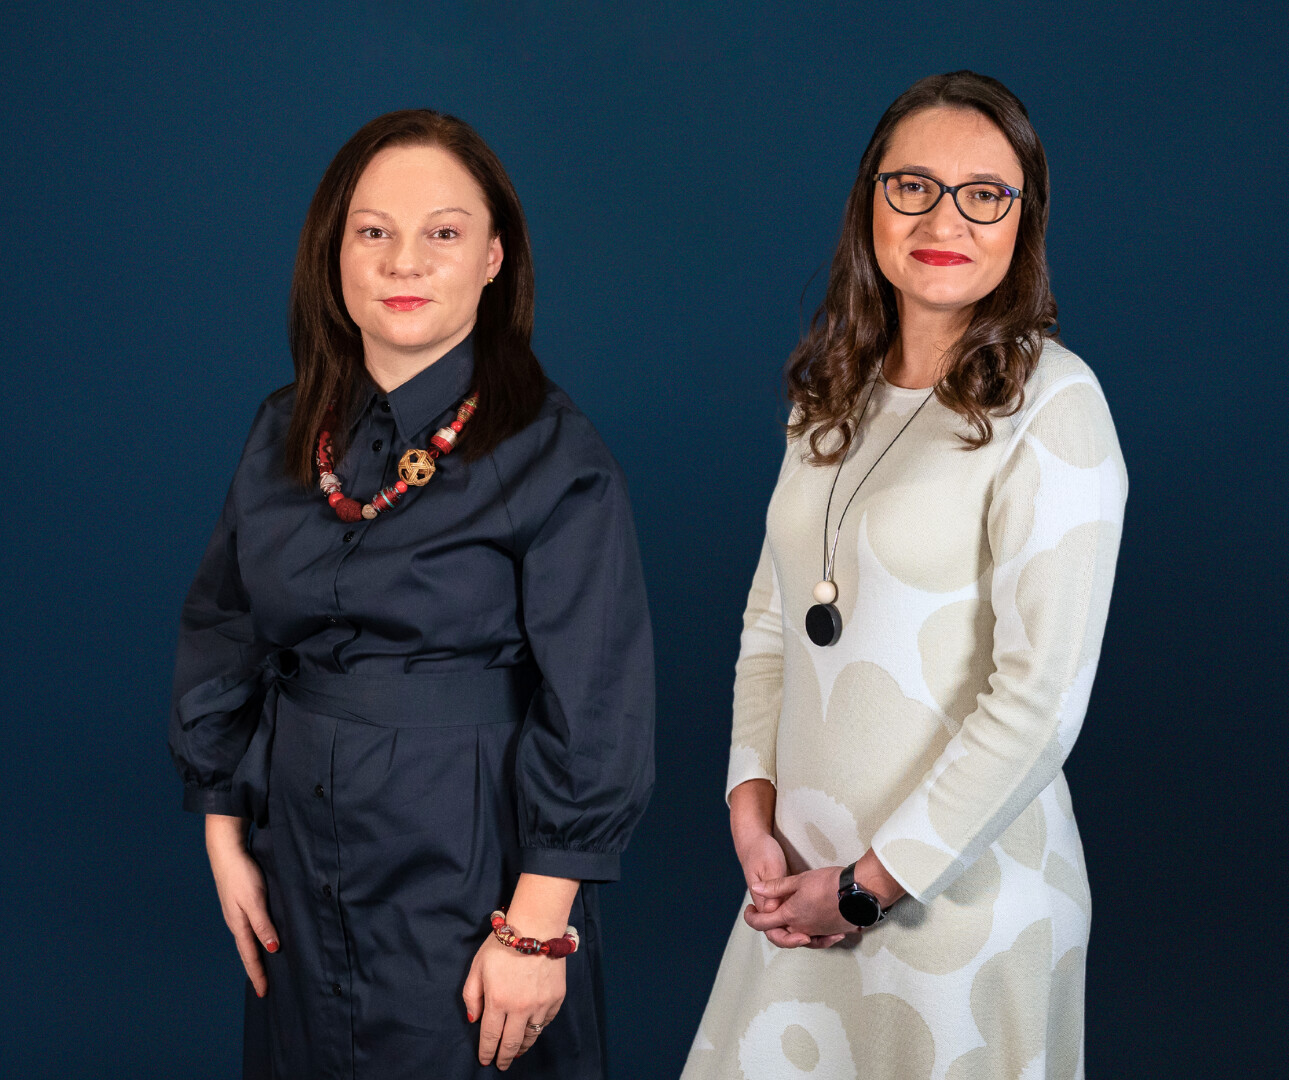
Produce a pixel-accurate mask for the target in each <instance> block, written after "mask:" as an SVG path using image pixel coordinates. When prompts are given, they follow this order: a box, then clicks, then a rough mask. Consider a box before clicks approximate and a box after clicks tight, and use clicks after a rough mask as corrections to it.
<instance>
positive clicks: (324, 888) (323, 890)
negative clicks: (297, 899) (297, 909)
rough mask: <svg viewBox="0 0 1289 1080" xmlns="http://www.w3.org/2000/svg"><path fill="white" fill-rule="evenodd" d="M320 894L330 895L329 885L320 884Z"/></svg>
mask: <svg viewBox="0 0 1289 1080" xmlns="http://www.w3.org/2000/svg"><path fill="white" fill-rule="evenodd" d="M322 895H323V896H330V895H331V886H330V885H324V886H322Z"/></svg>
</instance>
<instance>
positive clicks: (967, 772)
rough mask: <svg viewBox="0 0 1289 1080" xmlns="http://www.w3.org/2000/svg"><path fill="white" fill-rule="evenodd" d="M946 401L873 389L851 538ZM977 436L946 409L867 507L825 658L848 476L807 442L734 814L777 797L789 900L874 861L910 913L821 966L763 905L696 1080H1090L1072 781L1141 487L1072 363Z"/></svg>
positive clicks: (1086, 914)
mask: <svg viewBox="0 0 1289 1080" xmlns="http://www.w3.org/2000/svg"><path fill="white" fill-rule="evenodd" d="M926 395H927V391H926V390H908V389H903V388H898V387H894V386H891V385H889V384H887V383H885V382H884V381H883V382H880V383H879V385H878V386H877V387H876V390H875V393H874V397H873V401H872V405H871V406H870V408H869V411H868V415H867V417H866V418H865V420H864V423H863V426H862V427H861V429H860V432H859V435H860V437H859V439H858V440H857V445H856V446H855V447H854V448H853V449H852V450H851V451H850V454H849V456H848V458H847V460H846V462H845V464H844V466H843V468H842V473H841V479H840V483H839V484H838V487H837V492H838V498H835V499H834V503H833V516H832V522H833V525H834V526H835V523H836V521H837V514H838V513H839V507H840V506H841V505H844V504H845V499H846V498H849V496H850V493H851V492H852V491H854V488H855V484H857V483H858V481H859V478H860V477H862V476H863V474H864V472H865V471H866V470H867V469H868V467H869V466H870V465H871V464H872V463H873V462H874V461H875V460H876V458H877V456H878V455H879V454H880V453H881V452H882V450H883V449H885V448H886V446H887V445H888V444H889V443H890V442H891V439H892V438H893V437H894V436H895V434H896V432H898V431H899V429H900V427H901V426H902V425H903V424H904V422H905V421H906V420H907V419H908V418H909V417H910V416H911V415H912V413H913V411H914V410H915V409H916V408H917V407H918V405H919V404H921V402H922V401H923V400H924V399H925V398H926ZM966 430H967V429H966V427H965V424H964V422H963V421H962V419H961V418H960V417H959V416H958V415H957V414H956V413H954V412H952V411H951V410H949V409H947V408H945V407H944V406H942V405H941V404H940V403H939V402H938V401H937V400H935V399H932V400H931V401H930V402H928V404H927V405H926V407H925V408H924V409H923V410H922V413H921V415H919V416H918V417H917V418H916V419H915V420H914V422H913V423H912V424H911V425H910V426H909V428H908V430H907V431H906V432H905V433H904V434H903V435H902V436H901V437H900V438H899V440H898V441H897V442H896V443H895V444H894V445H893V446H892V447H891V450H890V452H889V453H888V454H887V456H886V458H885V459H884V460H883V461H882V462H881V464H880V465H879V466H878V467H877V468H876V469H875V470H874V472H873V474H872V476H871V477H870V478H869V479H868V481H867V482H866V483H865V484H864V486H863V487H862V488H861V489H860V491H859V494H858V497H857V498H856V499H855V502H854V504H853V505H852V506H851V508H850V512H849V513H848V514H847V516H846V518H845V522H844V524H843V527H842V530H841V537H840V542H839V544H838V548H837V562H836V570H835V573H834V575H833V576H834V580H835V581H836V583H837V587H838V590H839V595H838V599H837V607H838V609H839V611H840V613H841V616H842V619H843V624H844V629H843V631H842V635H841V639H840V641H839V642H838V643H837V644H836V645H835V646H832V647H830V648H821V647H819V646H816V645H814V644H812V643H811V641H810V640H809V638H808V637H807V636H806V633H805V616H806V611H807V609H808V608H809V607H810V605H811V604H813V603H814V600H813V598H812V596H811V590H812V588H813V587H814V585H815V583H816V582H817V581H818V580H819V577H820V573H821V569H822V557H823V556H822V547H823V544H822V527H823V520H824V510H825V505H826V503H827V499H828V489H829V486H830V484H831V483H832V480H833V476H834V474H835V468H820V467H815V466H811V465H809V464H806V463H805V462H804V461H803V460H802V458H803V454H804V451H805V447H804V442H805V440H802V441H801V442H793V441H790V442H789V445H788V448H787V453H786V455H785V458H784V462H783V467H782V470H781V472H780V475H779V480H778V484H777V486H776V488H775V491H774V495H773V497H772V498H771V501H770V508H769V513H768V517H767V536H766V542H765V546H764V549H763V551H762V555H761V559H760V563H759V565H758V567H757V570H756V575H755V578H754V580H753V584H752V589H751V593H750V595H749V598H748V605H747V610H746V613H745V616H744V631H743V637H742V647H741V651H740V656H739V660H738V664H737V669H736V678H735V687H734V725H733V738H732V746H731V751H730V763H729V775H728V782H727V787H726V791H727V793H728V791H730V790H732V789H733V788H734V787H735V786H737V785H738V784H740V783H743V782H744V781H746V780H751V779H755V778H762V779H766V780H769V781H771V782H772V783H773V784H774V785H775V787H776V789H777V799H776V807H775V828H776V834H777V835H778V837H779V839H780V841H781V843H782V845H783V847H784V851H785V853H786V855H787V858H788V862H789V869H790V872H794V873H795V872H799V871H802V870H806V869H810V868H814V867H822V866H832V865H845V864H846V863H849V862H851V861H853V860H855V859H857V858H858V857H859V856H860V855H862V854H863V853H864V851H865V850H867V849H868V848H869V847H872V848H873V849H875V851H876V853H877V855H878V857H879V858H880V859H881V861H882V863H883V864H884V865H885V866H886V868H887V869H888V870H889V871H890V872H891V874H892V875H893V876H894V877H895V878H896V879H897V880H898V881H899V882H900V884H901V885H902V886H903V887H904V888H905V889H906V890H907V891H908V893H909V895H908V897H906V898H905V899H903V900H901V901H900V902H899V903H897V904H896V905H895V907H894V908H893V909H892V910H891V912H890V914H889V916H888V917H887V919H886V920H885V921H884V922H882V923H880V924H879V925H878V926H876V927H874V928H872V929H870V930H868V931H865V932H864V933H863V934H862V935H852V936H850V937H848V938H847V939H846V940H845V941H844V942H843V943H842V944H840V945H837V946H835V947H833V948H831V949H826V950H810V949H792V950H781V949H778V948H776V947H775V946H773V945H771V944H770V942H769V941H768V940H767V939H766V938H765V936H764V935H763V934H760V933H758V932H756V931H754V930H752V929H751V928H750V927H749V926H747V925H746V923H744V921H743V918H742V915H741V910H742V907H743V906H745V905H746V904H747V903H749V902H750V898H749V897H747V896H745V897H744V899H743V901H742V903H741V904H740V905H739V914H738V915H737V917H736V918H735V920H734V928H733V931H732V932H731V934H730V938H729V942H728V944H727V946H726V949H725V953H724V956H723V958H722V961H721V965H720V970H719V972H718V975H717V978H716V984H715V986H714V988H713V991H712V995H711V998H710V1000H709V1002H708V1005H707V1008H706V1010H705V1012H704V1015H703V1018H702V1022H701V1024H700V1026H699V1030H698V1033H697V1036H696V1037H695V1040H694V1044H693V1048H692V1050H691V1052H690V1055H689V1060H688V1063H687V1065H686V1068H685V1072H684V1078H685V1080H708V1078H710V1080H716V1078H720V1080H730V1078H743V1080H788V1078H792V1077H810V1078H812V1080H824V1078H828V1080H859V1078H863V1080H882V1078H890V1080H942V1078H944V1080H970V1078H976V1077H979V1078H986V1077H987V1078H990V1080H1001V1078H1007V1077H1017V1078H1019V1077H1024V1078H1027V1080H1028V1078H1033V1077H1054V1078H1055V1077H1060V1078H1062V1080H1070V1078H1076V1077H1082V1076H1083V978H1084V967H1085V958H1086V948H1087V943H1088V929H1089V922H1090V918H1091V901H1090V896H1089V891H1088V881H1087V874H1086V871H1085V868H1084V862H1083V849H1082V845H1081V843H1080V840H1079V833H1078V829H1077V826H1076V824H1075V819H1074V812H1073V806H1072V802H1071V797H1070V791H1069V788H1068V786H1067V785H1066V781H1065V777H1064V775H1063V773H1062V771H1061V766H1062V764H1063V762H1064V760H1065V758H1066V756H1067V755H1068V753H1069V752H1070V748H1071V746H1072V745H1073V743H1074V740H1075V737H1076V736H1077V734H1078V732H1079V729H1080V727H1081V725H1082V722H1083V718H1084V713H1085V711H1086V708H1087V703H1088V697H1089V693H1090V691H1091V688H1092V681H1093V677H1094V675H1095V673H1096V668H1097V660H1098V656H1099V653H1100V647H1101V638H1102V633H1103V630H1104V627H1105V620H1106V614H1107V611H1108V606H1109V601H1110V592H1111V586H1112V584H1113V579H1114V567H1115V560H1116V557H1117V554H1118V547H1119V538H1120V533H1121V527H1122V521H1123V507H1124V501H1125V498H1126V495H1127V474H1126V472H1125V469H1124V465H1123V458H1122V455H1121V454H1120V451H1119V445H1118V440H1117V438H1116V436H1115V430H1114V424H1113V422H1112V421H1111V418H1110V413H1109V410H1108V408H1107V406H1106V402H1105V398H1104V396H1103V395H1102V392H1101V388H1100V386H1099V385H1098V383H1097V381H1096V379H1095V377H1094V376H1093V374H1092V372H1091V371H1090V370H1089V369H1088V367H1087V365H1085V364H1084V363H1083V362H1082V361H1081V360H1080V359H1079V358H1078V357H1077V356H1075V355H1074V354H1073V353H1071V352H1069V351H1068V350H1066V349H1064V348H1062V347H1061V346H1059V345H1057V344H1056V343H1054V342H1048V343H1046V344H1045V346H1044V349H1043V353H1042V357H1041V359H1040V362H1039V365H1038V368H1037V370H1036V371H1035V373H1034V375H1033V376H1032V377H1031V379H1030V381H1029V383H1028V385H1027V386H1026V392H1025V403H1024V406H1023V407H1022V409H1021V410H1020V411H1019V412H1018V413H1017V414H1016V415H1014V416H1011V417H1001V418H997V419H996V420H995V426H994V437H993V439H992V441H991V442H990V443H988V444H987V445H986V446H985V447H983V448H982V449H980V450H975V451H969V450H966V449H964V446H963V443H962V441H961V439H960V438H959V437H958V435H959V434H960V433H963V432H965V431H966ZM831 539H832V537H831V532H830V535H829V540H830V541H831ZM731 899H732V898H731ZM733 908H734V905H733V904H732V903H731V909H732V911H733Z"/></svg>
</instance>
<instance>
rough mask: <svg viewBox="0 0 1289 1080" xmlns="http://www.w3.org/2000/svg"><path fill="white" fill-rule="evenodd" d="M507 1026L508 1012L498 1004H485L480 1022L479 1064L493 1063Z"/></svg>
mask: <svg viewBox="0 0 1289 1080" xmlns="http://www.w3.org/2000/svg"><path fill="white" fill-rule="evenodd" d="M505 1027H506V1014H505V1013H503V1012H499V1011H498V1010H497V1008H496V1006H489V1005H488V1003H487V1002H486V1001H485V1002H484V1005H483V1020H482V1021H481V1022H480V1024H479V1064H480V1065H488V1064H491V1062H492V1059H493V1058H494V1057H495V1056H496V1054H497V1047H498V1045H499V1044H500V1043H501V1033H502V1031H504V1030H505Z"/></svg>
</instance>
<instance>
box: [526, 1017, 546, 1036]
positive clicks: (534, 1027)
mask: <svg viewBox="0 0 1289 1080" xmlns="http://www.w3.org/2000/svg"><path fill="white" fill-rule="evenodd" d="M525 1026H526V1027H527V1028H528V1030H529V1031H531V1032H532V1033H533V1034H534V1035H540V1034H541V1031H542V1028H544V1027H545V1026H546V1025H545V1024H534V1023H533V1022H532V1021H531V1020H529V1021H528V1023H527V1024H526V1025H525Z"/></svg>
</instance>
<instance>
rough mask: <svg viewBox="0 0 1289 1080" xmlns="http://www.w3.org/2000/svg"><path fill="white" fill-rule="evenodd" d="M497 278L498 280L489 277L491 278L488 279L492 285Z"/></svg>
mask: <svg viewBox="0 0 1289 1080" xmlns="http://www.w3.org/2000/svg"><path fill="white" fill-rule="evenodd" d="M496 280H497V279H496V278H489V279H488V284H489V285H491V284H492V283H493V282H494V281H496Z"/></svg>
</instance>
